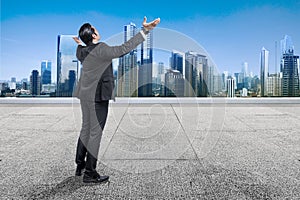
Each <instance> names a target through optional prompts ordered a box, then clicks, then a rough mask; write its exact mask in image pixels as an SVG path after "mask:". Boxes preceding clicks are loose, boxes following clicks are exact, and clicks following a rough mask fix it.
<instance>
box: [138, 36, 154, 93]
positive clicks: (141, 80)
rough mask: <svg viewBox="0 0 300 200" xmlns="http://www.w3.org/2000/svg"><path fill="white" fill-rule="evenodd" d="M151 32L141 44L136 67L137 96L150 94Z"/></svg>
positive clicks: (151, 66)
mask: <svg viewBox="0 0 300 200" xmlns="http://www.w3.org/2000/svg"><path fill="white" fill-rule="evenodd" d="M152 68H153V32H152V31H150V32H149V33H148V34H147V39H146V40H145V41H144V42H143V43H142V44H141V61H140V65H139V68H138V96H139V97H149V96H152Z"/></svg>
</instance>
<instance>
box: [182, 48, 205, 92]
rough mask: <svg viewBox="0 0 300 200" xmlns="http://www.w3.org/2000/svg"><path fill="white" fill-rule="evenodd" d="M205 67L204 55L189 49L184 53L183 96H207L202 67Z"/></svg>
mask: <svg viewBox="0 0 300 200" xmlns="http://www.w3.org/2000/svg"><path fill="white" fill-rule="evenodd" d="M204 68H207V58H206V56H205V55H201V54H198V53H196V52H193V51H189V52H187V53H186V54H185V89H184V90H185V96H187V97H193V96H196V97H205V96H207V93H208V91H207V85H206V82H205V80H204V71H203V69H204Z"/></svg>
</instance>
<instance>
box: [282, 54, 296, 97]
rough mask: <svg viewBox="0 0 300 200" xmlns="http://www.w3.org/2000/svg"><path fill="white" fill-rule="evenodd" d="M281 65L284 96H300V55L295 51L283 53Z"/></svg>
mask: <svg viewBox="0 0 300 200" xmlns="http://www.w3.org/2000/svg"><path fill="white" fill-rule="evenodd" d="M281 66H282V67H281V68H282V96H285V97H295V96H299V71H298V70H299V56H296V55H294V52H293V51H290V52H287V53H285V54H283V58H282V63H281Z"/></svg>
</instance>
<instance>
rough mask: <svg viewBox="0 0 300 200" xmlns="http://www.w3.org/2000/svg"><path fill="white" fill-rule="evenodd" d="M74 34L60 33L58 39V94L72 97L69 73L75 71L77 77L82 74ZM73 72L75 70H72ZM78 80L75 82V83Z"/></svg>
mask: <svg viewBox="0 0 300 200" xmlns="http://www.w3.org/2000/svg"><path fill="white" fill-rule="evenodd" d="M72 37H74V35H59V36H58V38H57V39H58V40H57V89H56V96H59V97H62V96H64V97H71V96H72V93H73V88H74V86H73V87H70V82H72V81H70V80H69V77H70V76H69V74H70V71H75V72H76V73H75V75H76V78H75V80H77V79H78V77H79V76H80V70H79V69H78V61H77V58H76V48H77V44H76V43H75V42H74V40H73V38H72ZM72 73H73V72H72ZM75 83H76V82H74V84H75Z"/></svg>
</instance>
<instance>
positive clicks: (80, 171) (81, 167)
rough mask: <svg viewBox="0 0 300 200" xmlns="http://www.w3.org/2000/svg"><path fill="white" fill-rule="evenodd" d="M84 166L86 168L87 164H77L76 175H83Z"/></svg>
mask: <svg viewBox="0 0 300 200" xmlns="http://www.w3.org/2000/svg"><path fill="white" fill-rule="evenodd" d="M84 168H85V165H84V166H81V165H77V167H76V171H75V176H81V175H82V171H83V170H84Z"/></svg>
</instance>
